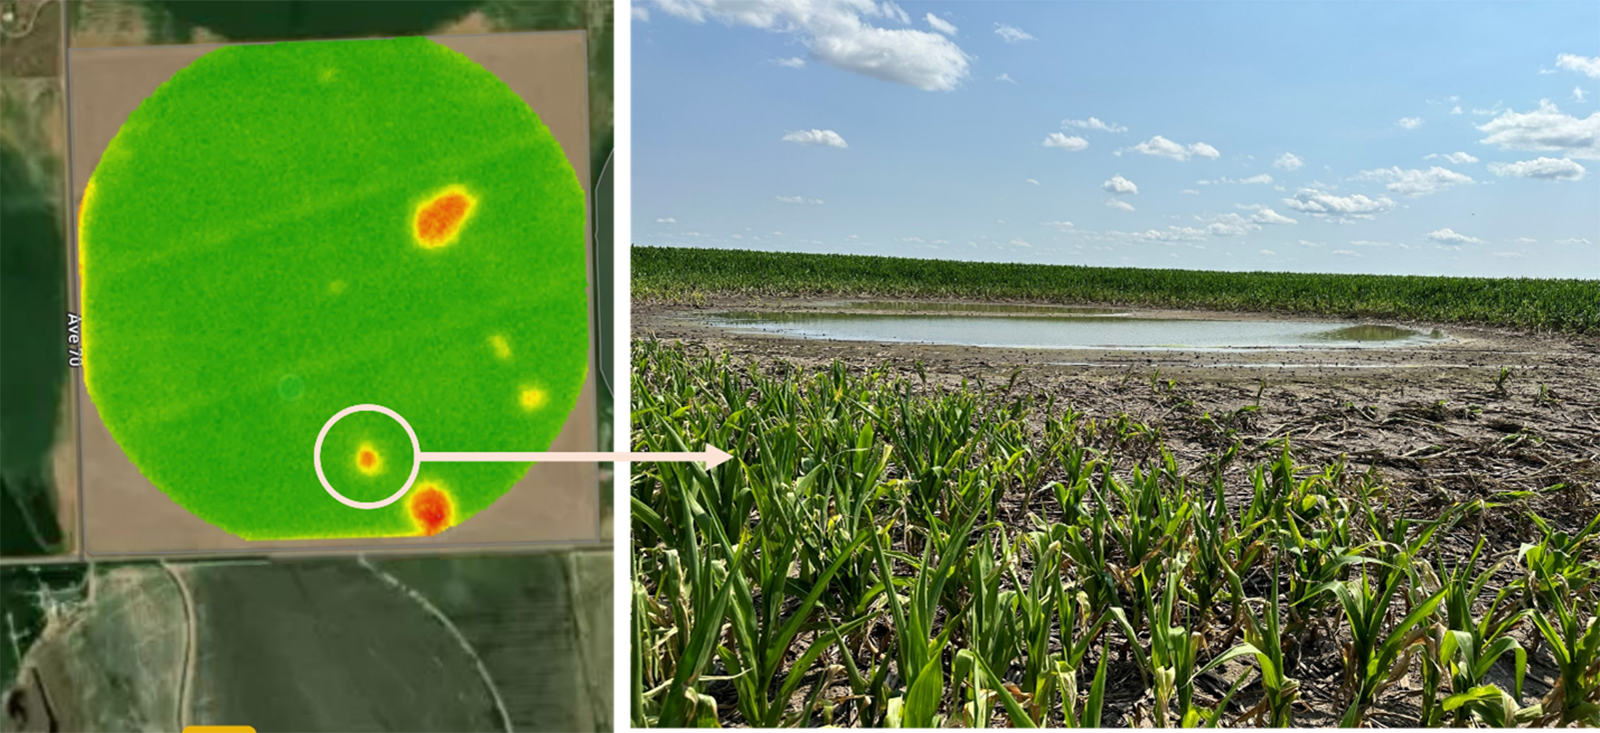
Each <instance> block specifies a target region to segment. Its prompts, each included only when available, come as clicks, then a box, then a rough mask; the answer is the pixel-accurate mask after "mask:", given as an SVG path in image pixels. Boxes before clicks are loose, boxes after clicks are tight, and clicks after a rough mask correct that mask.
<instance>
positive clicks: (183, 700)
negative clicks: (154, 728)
mask: <svg viewBox="0 0 1600 733" xmlns="http://www.w3.org/2000/svg"><path fill="white" fill-rule="evenodd" d="M161 569H162V570H165V571H167V577H169V578H172V582H173V583H175V584H176V585H177V586H178V593H179V595H182V596H183V617H184V621H185V623H186V625H187V626H188V632H187V633H186V634H185V638H184V644H183V669H181V670H179V674H178V712H177V716H176V720H177V721H178V730H183V729H184V728H187V727H189V718H190V712H189V710H190V709H189V704H190V702H191V700H190V698H191V696H192V695H193V694H194V675H195V667H196V666H197V665H196V657H197V656H198V647H199V642H200V624H199V622H198V620H197V616H196V613H195V607H194V594H193V593H192V592H191V591H190V590H189V584H188V583H185V582H184V580H183V574H182V573H180V572H179V571H178V569H177V568H176V567H173V566H172V564H171V563H169V562H167V561H166V560H162V561H161Z"/></svg>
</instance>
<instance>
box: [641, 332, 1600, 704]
mask: <svg viewBox="0 0 1600 733" xmlns="http://www.w3.org/2000/svg"><path fill="white" fill-rule="evenodd" d="M633 361H634V385H633V398H634V406H633V407H634V411H633V431H634V434H633V445H634V450H644V451H685V450H698V449H700V448H701V447H703V446H705V445H707V444H710V445H715V446H717V447H720V448H723V449H725V450H727V451H728V452H730V453H731V454H733V456H734V457H733V459H732V460H730V461H729V462H727V463H725V464H723V465H721V466H718V467H716V468H714V469H712V470H710V471H706V470H704V469H703V467H702V466H701V465H700V464H691V463H636V464H634V466H635V467H634V471H635V473H634V475H633V477H632V517H633V522H632V530H631V531H632V541H633V548H634V552H633V557H632V595H631V603H630V612H631V619H630V624H631V636H632V638H631V641H632V649H631V653H632V678H631V681H630V683H631V716H632V722H633V724H634V725H636V726H718V725H721V726H733V725H740V726H755V727H780V726H783V727H787V726H795V727H800V726H814V725H840V726H862V727H946V726H974V727H995V726H1012V727H1043V726H1057V727H1059V726H1069V727H1096V726H1102V727H1115V726H1158V727H1164V726H1185V727H1201V726H1204V727H1215V726H1224V725H1226V726H1262V727H1286V726H1331V725H1344V726H1361V725H1369V726H1370V725H1381V726H1385V727H1392V726H1426V727H1436V726H1437V727H1443V726H1494V727H1509V726H1519V727H1521V726H1530V727H1531V726H1571V725H1587V726H1596V725H1600V622H1597V621H1596V615H1597V600H1596V596H1597V592H1600V588H1597V585H1596V579H1597V577H1600V517H1596V518H1593V519H1592V520H1589V521H1585V520H1587V519H1588V518H1587V517H1581V516H1580V519H1578V520H1574V519H1572V518H1571V517H1570V516H1568V517H1540V516H1538V515H1537V514H1534V513H1532V512H1531V510H1526V509H1524V508H1519V506H1518V501H1519V499H1518V497H1517V496H1493V497H1488V498H1480V499H1476V500H1473V501H1470V502H1462V503H1451V504H1448V505H1446V506H1443V507H1436V506H1433V505H1430V504H1424V503H1418V504H1409V503H1406V502H1405V501H1403V500H1402V498H1401V497H1399V496H1397V495H1395V494H1393V493H1392V492H1390V491H1389V489H1390V488H1391V487H1390V486H1389V485H1388V484H1387V483H1386V482H1385V480H1384V479H1383V477H1382V475H1381V474H1379V473H1377V472H1375V471H1357V470H1354V469H1352V468H1350V467H1348V466H1347V465H1345V464H1344V463H1343V462H1340V461H1334V462H1332V463H1328V464H1326V465H1302V464H1300V463H1297V462H1296V460H1295V450H1294V445H1293V439H1292V436H1290V437H1289V438H1285V439H1282V440H1279V441H1278V442H1277V443H1274V444H1272V445H1270V446H1268V447H1267V448H1266V449H1265V450H1251V451H1245V450H1241V446H1239V445H1238V444H1235V445H1233V446H1232V447H1231V448H1227V449H1225V450H1220V451H1217V452H1216V453H1215V454H1213V455H1211V456H1210V457H1209V458H1208V459H1207V460H1205V461H1201V462H1199V463H1198V464H1196V465H1181V464H1180V462H1179V461H1178V460H1176V459H1175V458H1174V457H1173V455H1172V454H1171V453H1170V452H1169V451H1167V450H1166V449H1165V448H1164V442H1163V441H1164V439H1163V436H1162V433H1161V430H1160V428H1159V427H1155V426H1150V425H1146V424H1141V423H1139V422H1137V421H1134V420H1132V419H1130V418H1128V417H1127V416H1125V415H1123V416H1110V417H1105V416H1098V417H1091V416H1088V415H1085V414H1082V413H1079V412H1076V411H1074V409H1073V406H1072V405H1071V404H1070V399H1067V398H1066V397H1061V398H1057V397H1051V396H1048V395H1038V394H1025V393H1019V392H1017V391H1014V390H1012V389H1011V388H1010V387H1011V385H1001V386H985V385H977V384H964V385H962V386H961V388H950V387H942V386H938V385H936V384H930V383H929V382H928V381H927V380H926V378H925V376H919V374H918V373H916V372H915V371H910V372H905V371H898V370H895V369H892V368H890V367H887V366H885V367H883V368H880V369H878V370H873V371H867V372H860V371H856V372H852V371H851V370H849V369H846V368H845V367H844V366H842V365H840V364H834V365H833V367H832V368H819V369H811V370H800V369H797V368H793V367H786V366H785V365H783V364H778V363H772V364H751V363H743V362H739V361H735V360H734V359H732V358H731V357H728V356H719V355H712V354H705V353H701V352H698V351H691V350H689V349H686V348H684V347H680V346H676V345H669V344H664V343H659V342H655V341H643V342H636V343H635V345H634V350H633ZM1188 463H1193V462H1188ZM1585 492H1586V493H1585ZM1506 493H1511V492H1506ZM1593 493H1594V487H1587V488H1583V487H1580V491H1579V494H1580V495H1588V496H1589V499H1588V501H1587V506H1588V507H1589V510H1588V514H1590V515H1592V514H1593V511H1592V507H1593V506H1594V498H1593V496H1592V494H1593ZM1490 512H1511V513H1519V512H1520V513H1521V515H1525V519H1526V520H1527V521H1526V522H1525V523H1524V524H1525V526H1529V527H1532V528H1533V529H1532V530H1530V531H1529V532H1528V536H1524V537H1517V538H1516V539H1514V540H1508V541H1506V540H1502V541H1499V542H1498V543H1497V542H1496V540H1494V539H1493V538H1492V535H1494V534H1495V533H1493V532H1489V531H1486V530H1485V529H1484V528H1483V526H1482V521H1483V517H1484V516H1485V515H1486V514H1487V513H1490ZM1578 514H1579V515H1582V514H1583V511H1579V512H1578Z"/></svg>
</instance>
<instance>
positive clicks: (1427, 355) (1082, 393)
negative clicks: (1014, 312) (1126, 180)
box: [633, 299, 1600, 727]
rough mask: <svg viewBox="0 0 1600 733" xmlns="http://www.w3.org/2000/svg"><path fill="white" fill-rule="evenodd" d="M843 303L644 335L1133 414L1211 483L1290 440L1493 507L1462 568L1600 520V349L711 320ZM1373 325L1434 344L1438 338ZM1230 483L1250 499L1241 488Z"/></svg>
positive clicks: (1383, 706) (1123, 699)
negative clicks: (948, 341)
mask: <svg viewBox="0 0 1600 733" xmlns="http://www.w3.org/2000/svg"><path fill="white" fill-rule="evenodd" d="M837 302H838V301H830V302H828V303H824V302H821V301H776V302H775V301H771V300H767V301H753V300H748V299H722V300H716V299H713V300H712V301H710V302H708V303H706V304H704V305H702V306H699V307H686V306H682V305H663V304H649V303H637V304H635V305H634V309H633V333H634V337H635V338H636V339H646V338H657V339H661V340H664V341H668V342H671V341H678V342H682V343H683V344H684V345H685V346H686V347H689V348H691V349H695V348H703V349H705V350H706V351H708V352H710V353H720V352H728V353H731V354H733V355H735V356H736V357H740V359H741V360H745V361H747V362H749V363H751V364H752V365H763V364H769V365H776V364H778V363H780V362H782V363H787V364H790V365H793V366H795V367H800V368H801V369H802V370H807V369H808V368H810V367H816V368H821V367H825V366H827V365H829V364H831V363H832V362H834V361H835V360H838V361H841V362H843V363H845V364H846V365H847V366H848V367H849V368H851V369H852V370H857V371H864V370H868V369H883V368H889V369H895V370H900V371H902V373H906V374H911V375H917V374H918V373H919V372H920V373H921V374H925V376H926V378H927V380H928V381H929V382H930V383H937V384H943V385H946V386H951V387H956V386H959V385H960V384H961V383H962V382H963V380H965V381H966V382H967V383H968V384H972V383H976V382H981V383H983V384H984V385H986V386H988V387H989V388H991V389H1001V390H1003V389H1008V385H1010V386H1009V389H1011V390H1014V391H1016V392H1017V393H1020V394H1025V395H1032V396H1034V397H1049V396H1053V397H1054V398H1055V399H1056V401H1057V403H1058V404H1062V405H1070V406H1071V407H1072V408H1073V409H1075V410H1078V411H1079V412H1083V413H1086V415H1087V416H1088V417H1091V418H1096V419H1106V418H1113V417H1116V416H1118V415H1124V414H1125V415H1128V416H1129V417H1131V418H1133V419H1135V420H1137V421H1139V422H1141V423H1145V424H1147V425H1150V426H1153V427H1158V428H1159V429H1160V432H1161V436H1162V438H1163V439H1164V441H1165V444H1166V446H1167V448H1168V449H1170V450H1171V451H1172V452H1173V453H1174V454H1175V456H1176V457H1177V458H1178V460H1179V463H1180V465H1183V466H1186V467H1191V468H1196V469H1199V468H1203V467H1204V466H1207V465H1209V462H1210V461H1211V460H1212V459H1213V458H1214V456H1216V455H1217V454H1218V453H1220V452H1221V451H1223V450H1226V449H1227V447H1228V446H1230V445H1232V444H1233V443H1234V442H1235V441H1237V442H1238V443H1239V444H1240V445H1241V446H1243V447H1242V449H1241V456H1240V457H1241V458H1242V459H1247V460H1248V462H1250V463H1261V462H1266V461H1269V460H1270V459H1271V458H1272V457H1273V456H1272V455H1271V451H1273V450H1275V449H1276V448H1275V445H1274V444H1273V443H1272V441H1276V440H1277V439H1278V438H1282V437H1284V436H1288V437H1289V439H1290V444H1291V446H1292V448H1293V451H1294V457H1295V459H1296V461H1297V462H1298V463H1300V464H1312V465H1319V466H1320V465H1327V464H1331V463H1334V462H1335V461H1338V460H1340V459H1341V458H1342V459H1343V460H1345V461H1346V462H1347V466H1348V469H1347V470H1348V471H1349V472H1351V473H1363V472H1366V471H1368V470H1372V471H1374V472H1376V473H1377V475H1379V476H1380V477H1381V478H1382V479H1383V483H1384V484H1385V485H1386V486H1387V487H1388V489H1387V495H1386V496H1385V497H1383V498H1385V499H1386V500H1387V501H1388V502H1389V503H1390V504H1391V505H1392V506H1394V507H1395V508H1397V509H1398V510H1399V512H1401V513H1403V514H1404V515H1406V516H1409V517H1413V518H1422V519H1431V518H1434V517H1438V516H1440V515H1441V514H1443V513H1444V512H1445V511H1446V510H1448V509H1450V508H1451V507H1453V506H1458V505H1470V504H1472V503H1473V502H1475V501H1480V500H1481V501H1482V502H1483V504H1482V505H1480V506H1481V508H1480V510H1479V511H1476V512H1475V513H1473V514H1472V515H1471V516H1470V517H1469V518H1467V519H1465V520H1463V522H1462V523H1461V524H1459V525H1457V526H1456V527H1455V528H1454V529H1453V530H1452V531H1450V532H1449V533H1448V534H1447V535H1445V536H1444V537H1442V538H1441V539H1440V544H1441V547H1442V549H1443V551H1444V552H1445V554H1447V555H1450V556H1452V557H1456V558H1460V557H1465V556H1466V555H1467V554H1469V553H1470V552H1471V549H1472V545H1473V544H1474V543H1475V542H1476V541H1477V539H1478V537H1480V536H1482V537H1484V538H1485V539H1486V540H1487V546H1486V548H1485V551H1484V555H1485V556H1486V557H1490V558H1495V559H1501V558H1513V559H1514V556H1515V553H1516V550H1517V548H1518V547H1519V546H1520V545H1521V543H1523V542H1527V541H1534V540H1536V539H1537V538H1538V537H1539V532H1538V530H1537V529H1536V527H1535V526H1534V524H1533V522H1532V520H1531V519H1530V518H1529V516H1528V515H1529V514H1530V513H1534V514H1537V515H1539V516H1540V517H1542V518H1544V519H1546V520H1548V521H1549V522H1550V523H1551V524H1552V525H1555V526H1557V527H1561V528H1564V529H1567V530H1568V531H1571V530H1574V529H1578V528H1581V527H1582V526H1583V525H1584V524H1585V523H1587V522H1588V521H1590V520H1592V519H1593V518H1594V516H1595V515H1596V513H1600V338H1595V337H1572V336H1560V335H1548V334H1525V333H1516V332H1511V331H1505V330H1495V329H1483V328H1472V327H1464V326H1456V325H1438V326H1437V328H1439V329H1440V330H1441V331H1443V332H1444V334H1445V335H1446V336H1448V339H1445V340H1442V341H1440V342H1436V343H1428V344H1426V345H1423V346H1408V347H1403V348H1363V349H1313V348H1306V349H1289V350H1246V351H1176V350H1151V351H1141V350H1104V349H1096V350H1047V349H1003V348H982V347H970V346H945V345H928V344H906V343H900V344H885V343H874V342H864V341H832V340H807V339H799V338H790V337H783V336H772V335H759V334H747V333H736V332H733V331H730V330H727V329H723V328H720V327H716V326H711V325H707V324H706V323H705V321H704V318H705V317H706V316H708V315H711V314H713V313H718V312H721V311H725V310H739V309H743V310H751V309H760V310H769V311H770V310H785V311H801V310H820V309H829V310H832V309H834V306H832V305H830V303H837ZM1125 310H1127V309H1119V312H1122V311H1125ZM919 312H936V311H919ZM1137 312H1138V313H1139V314H1140V315H1151V316H1157V317H1159V316H1179V317H1184V318H1230V319H1259V318H1270V317H1272V316H1270V315H1266V316H1264V315H1261V314H1246V313H1217V312H1182V313H1174V312H1170V311H1169V312H1155V311H1143V310H1141V311H1137ZM1290 317H1291V318H1293V319H1295V320H1318V319H1316V318H1307V317H1305V316H1301V315H1294V316H1290ZM1327 320H1335V319H1327ZM1337 320H1340V321H1349V320H1350V319H1342V318H1341V319H1337ZM1368 323H1374V324H1380V325H1401V326H1407V327H1410V328H1416V329H1420V330H1422V331H1424V332H1427V331H1429V330H1431V329H1433V328H1435V327H1436V326H1435V324H1427V323H1416V322H1411V323H1406V322H1394V321H1369V322H1368ZM1013 379H1014V381H1013ZM1237 470H1240V471H1242V469H1237ZM1234 478H1235V479H1238V478H1241V477H1234ZM1229 483H1230V494H1232V493H1233V492H1234V490H1235V487H1236V486H1237V483H1238V482H1237V481H1236V480H1230V482H1229ZM1040 503H1041V502H1039V501H1035V502H1033V504H1032V510H1034V511H1039V510H1040V509H1039V507H1040ZM1045 503H1048V502H1045ZM1009 508H1010V509H1012V510H1013V512H1014V513H1013V516H1012V523H1013V524H1016V525H1018V526H1021V525H1022V524H1023V523H1024V521H1025V514H1024V511H1025V510H1023V508H1022V507H1020V506H1016V502H1013V506H1011V507H1009ZM1485 565H1487V563H1485ZM1501 574H1503V575H1505V577H1504V578H1503V579H1502V578H1497V581H1499V582H1494V583H1491V587H1499V586H1501V585H1503V583H1504V582H1509V581H1511V580H1513V579H1514V578H1515V577H1517V576H1518V573H1516V572H1515V571H1514V570H1507V569H1502V570H1501ZM1516 635H1517V636H1518V637H1520V638H1521V640H1522V643H1523V644H1524V646H1527V647H1529V648H1533V649H1536V650H1537V651H1536V652H1535V653H1534V654H1531V655H1530V658H1529V670H1528V680H1527V688H1526V690H1525V692H1524V696H1523V702H1524V703H1525V704H1527V703H1531V702H1534V701H1536V700H1537V699H1538V698H1540V697H1542V696H1544V695H1545V694H1546V693H1547V692H1548V691H1549V690H1550V686H1551V684H1552V683H1553V682H1554V679H1555V670H1554V668H1553V666H1552V665H1551V663H1550V661H1549V653H1548V651H1544V650H1539V645H1538V642H1537V641H1536V640H1535V639H1534V638H1533V637H1534V636H1536V632H1534V631H1533V630H1532V629H1531V628H1525V629H1522V630H1520V631H1519V632H1518V633H1517V634H1516ZM1308 647H1309V648H1305V649H1301V650H1299V651H1298V654H1299V656H1300V667H1299V670H1298V676H1299V677H1300V679H1301V684H1302V699H1303V700H1304V706H1303V707H1299V708H1297V710H1296V723H1297V724H1298V725H1301V726H1313V727H1315V726H1333V725H1337V724H1338V722H1339V715H1340V713H1342V711H1343V708H1342V707H1341V704H1340V701H1341V700H1342V699H1343V698H1342V693H1341V691H1340V689H1339V688H1340V679H1341V669H1342V664H1341V661H1340V651H1339V643H1338V640H1337V639H1335V638H1332V637H1328V636H1323V637H1322V638H1321V639H1320V640H1317V641H1316V642H1314V644H1312V645H1308ZM1215 651H1218V650H1213V653H1214V652H1215ZM1112 654H1113V659H1112V662H1111V665H1110V669H1109V670H1108V671H1109V672H1110V674H1109V679H1108V680H1107V682H1108V685H1107V691H1106V704H1107V718H1106V720H1107V722H1108V724H1111V725H1121V724H1126V723H1127V722H1129V720H1130V718H1129V716H1130V715H1131V716H1132V720H1133V721H1135V722H1136V724H1141V723H1142V724H1145V725H1147V724H1148V722H1149V721H1148V715H1147V714H1146V715H1143V716H1142V717H1141V716H1140V715H1139V714H1138V711H1141V710H1143V711H1148V710H1149V709H1150V708H1151V707H1152V704H1153V703H1152V700H1151V697H1150V693H1149V691H1148V690H1147V689H1146V688H1145V686H1144V685H1142V684H1140V682H1139V679H1138V674H1137V671H1136V667H1134V665H1133V664H1132V662H1131V661H1119V659H1118V657H1117V656H1116V652H1115V651H1113V652H1112ZM1502 666H1508V665H1502ZM1502 672H1503V673H1505V674H1504V675H1503V676H1505V677H1506V679H1505V680H1500V682H1501V684H1503V685H1505V686H1507V687H1509V666H1508V669H1507V670H1502V671H1500V672H1497V673H1495V674H1497V675H1500V674H1501V673H1502ZM1218 673H1219V674H1220V675H1221V676H1222V677H1225V678H1226V679H1228V680H1232V679H1234V678H1235V677H1236V676H1237V674H1240V673H1243V670H1242V668H1241V669H1237V670H1235V669H1230V668H1227V667H1225V668H1224V669H1221V670H1218ZM1119 683H1121V684H1119ZM1213 686H1217V685H1211V686H1208V685H1207V681H1206V680H1200V682H1199V690H1198V691H1197V697H1198V698H1202V699H1203V700H1204V702H1206V703H1207V704H1210V703H1212V702H1214V701H1215V699H1216V698H1217V697H1220V694H1221V693H1222V692H1225V687H1226V685H1225V684H1223V685H1221V686H1220V687H1219V689H1216V690H1211V689H1210V687H1213ZM1253 687H1255V685H1251V687H1247V688H1246V689H1245V690H1243V691H1241V693H1240V695H1239V698H1237V699H1236V700H1235V707H1239V703H1241V702H1243V703H1244V705H1243V707H1249V706H1250V705H1251V704H1253V702H1254V701H1253V698H1254V697H1257V696H1258V695H1259V692H1258V691H1257V692H1254V693H1252V689H1251V688H1253ZM1420 687H1421V685H1420V681H1419V680H1418V679H1417V677H1416V666H1415V665H1413V671H1412V675H1411V677H1410V678H1409V679H1407V680H1405V681H1403V682H1402V683H1401V684H1398V685H1396V686H1395V687H1394V688H1391V689H1390V690H1389V691H1388V692H1387V693H1386V694H1385V695H1384V697H1383V699H1382V700H1381V701H1380V703H1379V704H1378V706H1377V707H1376V709H1375V710H1373V711H1372V712H1371V713H1370V714H1369V716H1368V722H1367V724H1368V725H1373V726H1381V727H1393V726H1410V725H1415V723H1416V714H1417V711H1418V709H1419V708H1418V704H1417V701H1418V696H1417V693H1418V691H1419V690H1420ZM1124 690H1125V691H1126V694H1124ZM1140 695H1142V697H1138V696H1140ZM1001 717H1003V716H1001ZM1231 719H1232V716H1229V717H1227V718H1225V720H1231ZM725 722H728V721H725Z"/></svg>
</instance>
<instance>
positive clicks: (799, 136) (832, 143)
mask: <svg viewBox="0 0 1600 733" xmlns="http://www.w3.org/2000/svg"><path fill="white" fill-rule="evenodd" d="M783 141H784V142H786V143H799V144H801V145H826V146H828V147H830V148H848V147H850V145H849V144H847V143H846V142H845V141H844V138H842V137H840V136H839V133H837V132H834V131H833V130H796V131H794V132H791V133H789V134H787V135H784V136H783Z"/></svg>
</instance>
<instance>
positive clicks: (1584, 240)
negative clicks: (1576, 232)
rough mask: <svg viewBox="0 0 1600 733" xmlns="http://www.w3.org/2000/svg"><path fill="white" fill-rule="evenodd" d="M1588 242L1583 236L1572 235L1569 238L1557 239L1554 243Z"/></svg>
mask: <svg viewBox="0 0 1600 733" xmlns="http://www.w3.org/2000/svg"><path fill="white" fill-rule="evenodd" d="M1588 243H1589V240H1587V239H1584V238H1583V237H1572V238H1571V239H1557V240H1556V244H1588Z"/></svg>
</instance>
